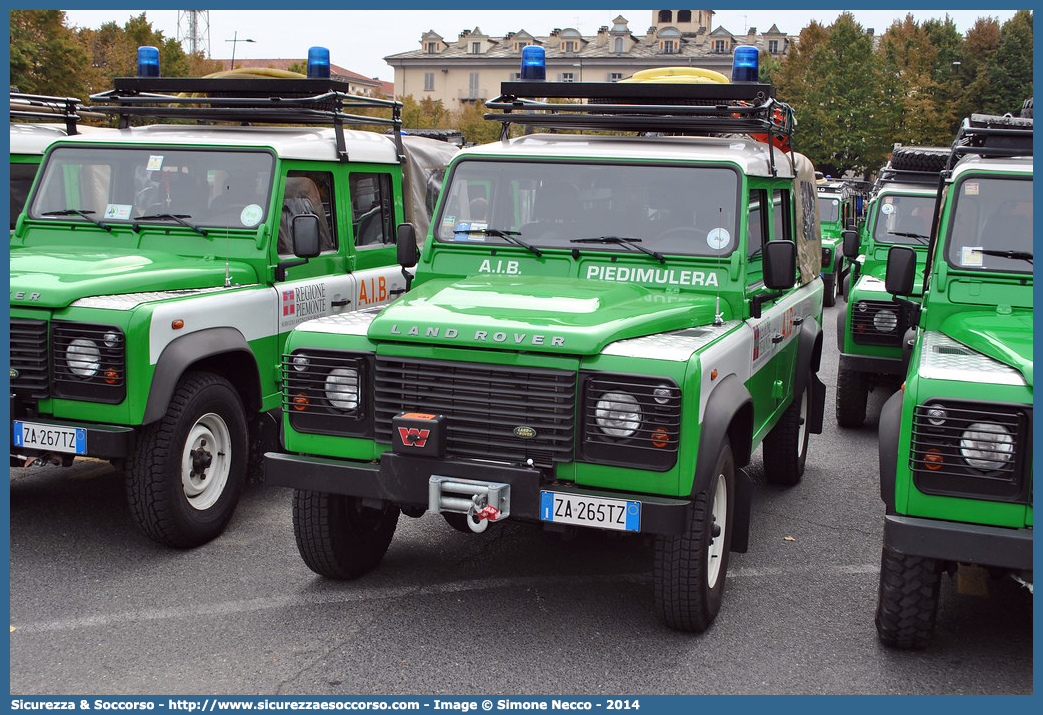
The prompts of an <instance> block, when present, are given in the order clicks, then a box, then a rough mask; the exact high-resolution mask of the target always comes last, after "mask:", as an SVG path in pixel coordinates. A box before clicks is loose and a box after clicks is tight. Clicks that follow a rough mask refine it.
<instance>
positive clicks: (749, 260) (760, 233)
mask: <svg viewBox="0 0 1043 715" xmlns="http://www.w3.org/2000/svg"><path fill="white" fill-rule="evenodd" d="M767 202H768V192H767V191H766V190H765V189H750V208H749V213H748V214H747V216H746V232H747V238H748V240H747V243H746V284H747V285H753V284H755V283H760V282H761V281H762V280H763V275H764V272H763V265H764V264H763V254H762V253H761V251H762V249H763V248H764V242H765V241H766V240H767V239H768V237H767V235H766V234H767V230H768V224H767V222H766V221H765V220H764V216H765V213H766V207H767Z"/></svg>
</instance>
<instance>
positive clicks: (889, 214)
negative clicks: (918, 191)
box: [873, 194, 934, 246]
mask: <svg viewBox="0 0 1043 715" xmlns="http://www.w3.org/2000/svg"><path fill="white" fill-rule="evenodd" d="M933 212H934V196H899V195H896V194H888V195H886V196H881V197H880V199H879V200H878V201H877V209H876V224H875V225H874V226H873V240H874V241H876V242H877V243H898V244H902V245H905V246H926V245H927V242H928V240H930V233H931V215H932V213H933Z"/></svg>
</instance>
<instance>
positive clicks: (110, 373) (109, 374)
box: [105, 370, 120, 385]
mask: <svg viewBox="0 0 1043 715" xmlns="http://www.w3.org/2000/svg"><path fill="white" fill-rule="evenodd" d="M119 379H120V374H119V373H118V372H116V371H115V370H106V371H105V382H107V383H109V384H110V385H115V384H116V383H117V382H119Z"/></svg>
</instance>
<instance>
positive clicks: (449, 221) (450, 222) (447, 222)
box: [442, 216, 456, 228]
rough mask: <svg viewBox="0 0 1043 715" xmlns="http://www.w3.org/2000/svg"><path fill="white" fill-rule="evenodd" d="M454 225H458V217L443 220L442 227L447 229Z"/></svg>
mask: <svg viewBox="0 0 1043 715" xmlns="http://www.w3.org/2000/svg"><path fill="white" fill-rule="evenodd" d="M454 223H456V216H446V217H445V218H444V219H442V225H443V226H445V227H446V228H448V227H449V226H452V225H453V224H454Z"/></svg>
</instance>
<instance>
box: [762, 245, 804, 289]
mask: <svg viewBox="0 0 1043 715" xmlns="http://www.w3.org/2000/svg"><path fill="white" fill-rule="evenodd" d="M796 273H797V246H796V244H795V243H793V241H768V242H767V243H766V244H764V285H765V287H766V288H769V289H771V290H786V289H787V288H792V287H793V282H794V280H795V276H796Z"/></svg>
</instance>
